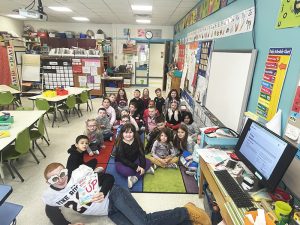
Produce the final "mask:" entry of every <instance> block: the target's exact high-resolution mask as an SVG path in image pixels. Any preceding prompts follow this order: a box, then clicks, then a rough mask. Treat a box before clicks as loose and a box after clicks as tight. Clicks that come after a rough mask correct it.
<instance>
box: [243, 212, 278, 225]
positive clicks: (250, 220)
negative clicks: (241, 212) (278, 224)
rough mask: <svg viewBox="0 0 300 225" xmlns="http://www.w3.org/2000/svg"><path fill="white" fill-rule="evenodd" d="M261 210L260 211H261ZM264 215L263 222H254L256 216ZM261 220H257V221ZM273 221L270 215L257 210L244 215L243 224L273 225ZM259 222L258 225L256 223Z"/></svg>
mask: <svg viewBox="0 0 300 225" xmlns="http://www.w3.org/2000/svg"><path fill="white" fill-rule="evenodd" d="M261 210H262V211H261ZM259 214H260V215H264V222H259V221H257V222H256V220H257V219H258V215H259ZM260 219H262V218H259V220H260ZM274 221H275V219H274V218H273V216H272V214H270V213H264V210H263V209H258V210H256V211H249V212H246V213H245V217H244V223H245V225H251V224H266V225H275V222H274ZM258 222H259V223H258Z"/></svg>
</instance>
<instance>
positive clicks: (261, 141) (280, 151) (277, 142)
mask: <svg viewBox="0 0 300 225" xmlns="http://www.w3.org/2000/svg"><path fill="white" fill-rule="evenodd" d="M296 152H297V148H296V147H295V146H294V145H292V144H290V143H289V142H288V141H286V140H285V139H283V138H282V137H280V136H278V135H277V134H275V133H274V132H272V131H270V130H269V129H267V128H266V127H264V126H262V125H260V124H259V123H257V122H255V121H253V120H251V119H248V120H247V122H246V124H245V126H244V128H243V131H242V133H241V135H240V138H239V140H238V143H237V145H236V147H235V153H236V155H237V156H238V157H239V158H240V160H241V161H242V162H243V163H244V164H245V165H246V166H247V167H248V168H249V169H250V171H251V172H252V173H253V174H254V175H255V176H256V177H257V178H258V180H259V183H260V184H261V185H263V186H264V187H266V188H267V189H268V190H269V191H273V190H274V189H275V188H276V187H277V185H278V183H279V182H280V180H281V179H282V177H283V175H284V173H285V171H286V170H287V168H288V166H289V165H290V163H291V161H292V160H293V158H294V156H295V154H296Z"/></svg>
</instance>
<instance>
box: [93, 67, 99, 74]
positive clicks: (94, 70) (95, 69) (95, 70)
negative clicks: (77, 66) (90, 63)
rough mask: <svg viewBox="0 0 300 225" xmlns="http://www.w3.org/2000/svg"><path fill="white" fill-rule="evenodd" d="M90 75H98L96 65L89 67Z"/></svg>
mask: <svg viewBox="0 0 300 225" xmlns="http://www.w3.org/2000/svg"><path fill="white" fill-rule="evenodd" d="M91 75H92V76H95V75H98V68H97V67H91Z"/></svg>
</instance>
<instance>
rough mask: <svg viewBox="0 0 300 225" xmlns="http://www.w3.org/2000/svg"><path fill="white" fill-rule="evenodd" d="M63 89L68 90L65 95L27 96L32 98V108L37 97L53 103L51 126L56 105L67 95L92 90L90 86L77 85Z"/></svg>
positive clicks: (56, 110) (56, 111)
mask: <svg viewBox="0 0 300 225" xmlns="http://www.w3.org/2000/svg"><path fill="white" fill-rule="evenodd" d="M65 89H66V90H67V91H68V94H67V95H57V96H55V97H45V96H43V95H42V94H41V95H36V96H32V97H29V98H28V99H30V100H32V108H33V109H34V101H35V100H36V99H37V98H40V99H46V100H47V101H48V102H49V104H51V105H54V108H55V114H54V117H53V122H52V127H53V126H54V121H55V119H56V115H57V113H58V109H57V108H58V105H59V104H60V103H61V102H63V101H65V100H66V99H67V98H68V96H70V95H80V94H81V93H82V92H83V91H91V90H92V89H91V88H79V87H66V88H65ZM90 101H91V105H92V107H93V104H92V100H91V99H90Z"/></svg>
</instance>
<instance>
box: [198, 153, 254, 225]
mask: <svg viewBox="0 0 300 225" xmlns="http://www.w3.org/2000/svg"><path fill="white" fill-rule="evenodd" d="M199 165H201V169H200V178H199V197H200V198H201V197H203V183H204V180H206V182H207V183H208V184H209V189H210V190H211V192H212V193H213V195H214V197H215V199H216V202H217V204H218V206H219V208H220V213H221V215H222V217H223V220H225V222H226V224H227V225H243V224H244V221H243V218H244V213H245V212H246V211H247V208H237V207H236V205H235V204H234V203H233V201H232V199H231V198H230V196H229V195H228V194H227V192H226V190H225V189H224V187H223V186H222V184H221V183H220V181H219V180H218V178H217V177H216V176H215V174H214V172H213V169H212V167H211V166H210V165H209V164H208V163H206V162H205V161H204V160H203V159H202V158H201V156H200V164H199ZM254 205H255V206H256V207H258V205H256V204H255V203H254Z"/></svg>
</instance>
